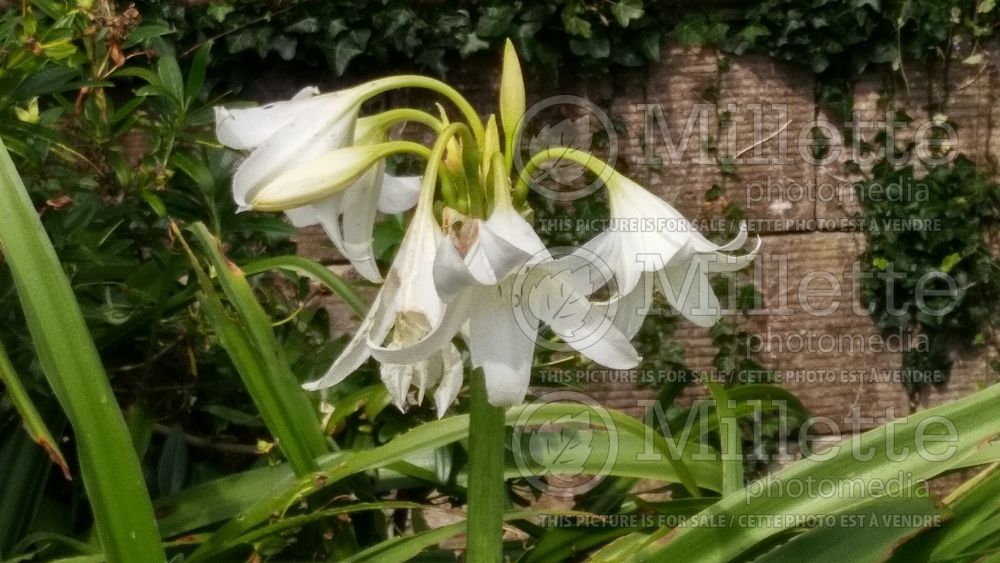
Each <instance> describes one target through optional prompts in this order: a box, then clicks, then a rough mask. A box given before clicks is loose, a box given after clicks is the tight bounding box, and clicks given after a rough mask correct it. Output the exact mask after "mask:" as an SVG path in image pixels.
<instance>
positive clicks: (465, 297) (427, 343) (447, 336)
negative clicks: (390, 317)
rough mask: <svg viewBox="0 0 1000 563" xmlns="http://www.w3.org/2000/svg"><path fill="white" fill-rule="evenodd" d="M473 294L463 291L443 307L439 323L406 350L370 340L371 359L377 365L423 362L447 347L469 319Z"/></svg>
mask: <svg viewBox="0 0 1000 563" xmlns="http://www.w3.org/2000/svg"><path fill="white" fill-rule="evenodd" d="M474 293H475V292H473V291H466V292H463V293H462V294H460V295H458V296H457V297H456V298H455V300H454V301H452V302H451V303H449V304H447V305H446V306H445V307H444V311H443V312H442V315H441V320H440V322H439V323H437V324H436V325H434V326H433V327H432V328H431V330H430V332H428V333H427V334H426V335H425V336H424V337H423V338H422V339H420V340H418V341H417V342H415V343H413V344H411V345H408V346H406V347H405V348H390V347H387V346H384V345H382V341H381V340H377V339H374V338H369V339H368V348H369V349H370V350H371V354H372V356H374V357H375V359H376V360H378V361H380V362H389V363H392V364H409V363H413V362H417V361H420V360H423V359H426V358H427V357H429V356H430V355H431V354H434V353H435V352H437V351H438V350H441V349H442V348H444V347H445V346H448V345H450V343H451V340H452V338H454V337H455V335H456V334H458V331H459V330H460V329H461V328H462V325H463V324H464V323H465V321H466V319H468V318H469V311H470V310H471V304H472V302H473V294H474ZM383 338H384V336H383Z"/></svg>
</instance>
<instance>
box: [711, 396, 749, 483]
mask: <svg viewBox="0 0 1000 563" xmlns="http://www.w3.org/2000/svg"><path fill="white" fill-rule="evenodd" d="M708 389H709V391H711V393H712V398H714V399H715V420H716V424H717V426H718V428H719V443H720V445H721V448H720V452H719V453H720V455H721V456H722V457H721V459H722V494H723V495H729V494H732V493H735V492H736V491H738V490H740V489H742V488H743V455H742V451H743V450H742V447H741V446H742V444H741V443H740V441H741V439H742V437H741V436H740V427H739V423H738V421H737V419H736V413H735V410H736V401H731V400H730V398H729V393H727V392H726V389H725V388H724V387H722V386H721V385H719V384H718V383H712V382H709V383H708ZM730 402H732V404H730Z"/></svg>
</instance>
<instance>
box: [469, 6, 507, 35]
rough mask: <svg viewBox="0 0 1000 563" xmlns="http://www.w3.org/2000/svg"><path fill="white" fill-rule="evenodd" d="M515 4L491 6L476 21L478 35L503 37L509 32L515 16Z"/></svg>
mask: <svg viewBox="0 0 1000 563" xmlns="http://www.w3.org/2000/svg"><path fill="white" fill-rule="evenodd" d="M516 13H517V12H516V9H515V8H514V6H490V7H488V8H486V11H485V12H483V15H482V16H481V17H480V18H479V21H478V22H477V23H476V35H479V36H480V37H502V36H503V35H505V34H506V33H507V28H509V27H510V24H511V22H512V21H514V16H515V15H516Z"/></svg>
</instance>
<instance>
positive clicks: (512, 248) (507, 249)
mask: <svg viewBox="0 0 1000 563" xmlns="http://www.w3.org/2000/svg"><path fill="white" fill-rule="evenodd" d="M529 228H530V227H529ZM511 234H512V233H509V232H505V231H495V230H493V229H492V228H490V227H489V225H488V224H483V225H480V228H479V241H478V242H479V244H478V247H477V249H476V250H477V251H478V252H481V253H482V255H483V256H484V257H485V258H486V263H487V264H488V265H489V268H490V276H489V277H490V278H492V279H496V280H502V279H504V278H505V277H507V276H508V275H509V274H510V273H512V272H513V271H514V270H516V269H517V268H519V267H521V266H522V265H524V264H525V263H526V262H528V260H529V259H531V258H532V254H530V253H528V252H526V251H524V250H523V249H521V248H520V247H518V246H517V245H515V244H512V243H511V240H510V238H508V235H511ZM535 238H536V239H537V238H538V237H537V235H536V237H535ZM541 242H542V241H541V240H539V241H538V243H539V244H540V245H541ZM541 248H542V250H541V251H544V250H545V246H544V245H542V247H541ZM470 270H472V272H473V275H475V270H473V269H472V268H470ZM479 277H482V276H479Z"/></svg>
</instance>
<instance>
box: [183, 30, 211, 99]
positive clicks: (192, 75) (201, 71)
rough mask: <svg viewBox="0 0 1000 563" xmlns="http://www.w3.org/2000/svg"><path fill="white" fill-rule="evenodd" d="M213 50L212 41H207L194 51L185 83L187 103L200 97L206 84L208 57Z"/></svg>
mask: <svg viewBox="0 0 1000 563" xmlns="http://www.w3.org/2000/svg"><path fill="white" fill-rule="evenodd" d="M211 51H212V42H211V41H206V42H205V44H204V45H202V46H201V47H200V48H199V49H198V50H197V51H195V53H194V60H193V61H191V68H190V69H189V70H188V76H187V81H186V82H185V84H184V98H185V100H186V103H187V104H189V105H190V104H191V103H192V102H194V101H195V100H197V99H198V95H199V94H201V88H202V87H203V86H204V85H205V70H206V69H207V68H208V57H209V55H210V53H211Z"/></svg>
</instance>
